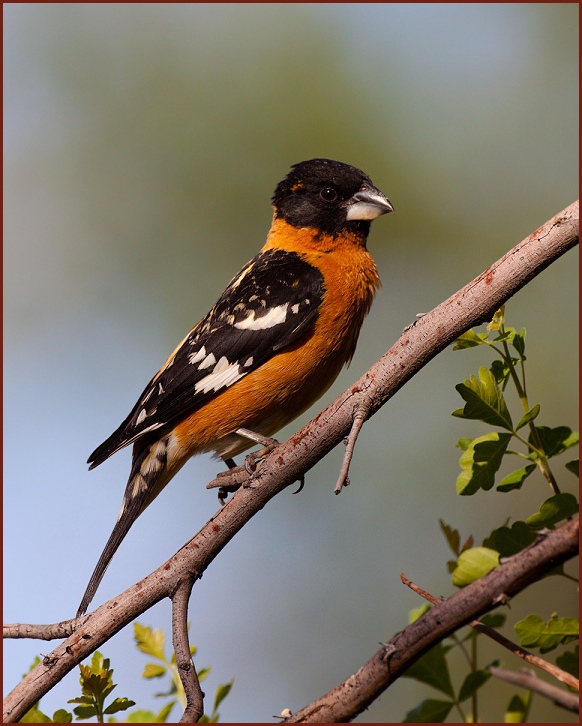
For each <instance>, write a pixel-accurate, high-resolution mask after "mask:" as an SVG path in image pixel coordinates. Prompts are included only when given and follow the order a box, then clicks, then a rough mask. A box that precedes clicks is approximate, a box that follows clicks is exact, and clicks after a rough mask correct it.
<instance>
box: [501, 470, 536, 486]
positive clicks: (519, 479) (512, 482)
mask: <svg viewBox="0 0 582 726" xmlns="http://www.w3.org/2000/svg"><path fill="white" fill-rule="evenodd" d="M535 469H536V465H535V464H528V465H527V466H524V467H522V468H521V469H516V470H515V471H512V472H511V474H508V475H507V476H506V477H504V478H503V479H502V480H501V481H500V482H499V484H498V485H497V491H498V492H511V491H513V490H514V489H521V485H522V484H523V483H524V481H525V480H526V479H527V478H528V476H529V475H530V474H531V473H532V471H534V470H535Z"/></svg>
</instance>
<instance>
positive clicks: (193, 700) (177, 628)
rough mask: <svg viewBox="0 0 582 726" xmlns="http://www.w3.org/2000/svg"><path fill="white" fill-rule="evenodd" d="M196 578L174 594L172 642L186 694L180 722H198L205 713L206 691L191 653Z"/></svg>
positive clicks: (188, 581) (187, 581)
mask: <svg viewBox="0 0 582 726" xmlns="http://www.w3.org/2000/svg"><path fill="white" fill-rule="evenodd" d="M193 584H194V578H191V579H190V580H184V582H183V583H182V584H181V585H180V586H179V587H178V589H177V590H176V592H175V593H174V594H173V596H172V644H173V646H174V653H175V654H176V666H177V667H178V673H179V675H180V680H181V681H182V685H183V686H184V693H185V694H186V708H185V709H184V714H183V715H182V718H181V719H180V723H197V722H198V721H199V719H200V717H201V716H202V714H203V713H204V693H202V689H201V688H200V681H199V680H198V674H197V673H196V668H195V667H194V663H193V661H192V656H191V654H190V641H189V638H188V601H189V599H190V593H191V591H192V585H193Z"/></svg>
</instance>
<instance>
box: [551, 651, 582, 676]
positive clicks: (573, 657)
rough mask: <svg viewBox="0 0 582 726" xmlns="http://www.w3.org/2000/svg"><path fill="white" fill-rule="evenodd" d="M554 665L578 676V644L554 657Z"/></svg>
mask: <svg viewBox="0 0 582 726" xmlns="http://www.w3.org/2000/svg"><path fill="white" fill-rule="evenodd" d="M556 665H557V666H558V667H559V668H561V669H562V670H563V671H566V673H569V674H570V675H572V676H574V678H579V673H580V657H579V652H578V646H576V647H575V648H574V650H566V651H564V653H562V654H561V655H559V656H558V657H557V658H556Z"/></svg>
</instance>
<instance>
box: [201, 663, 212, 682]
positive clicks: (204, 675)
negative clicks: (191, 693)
mask: <svg viewBox="0 0 582 726" xmlns="http://www.w3.org/2000/svg"><path fill="white" fill-rule="evenodd" d="M211 670H212V668H210V666H208V667H207V668H201V669H200V670H199V671H198V680H199V681H203V680H204V679H205V678H207V677H208V675H209V673H210V671H211Z"/></svg>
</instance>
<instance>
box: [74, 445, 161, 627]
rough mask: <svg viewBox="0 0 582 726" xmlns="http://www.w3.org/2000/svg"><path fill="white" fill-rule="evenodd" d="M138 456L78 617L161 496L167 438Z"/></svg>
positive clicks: (136, 455) (136, 454)
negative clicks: (128, 536)
mask: <svg viewBox="0 0 582 726" xmlns="http://www.w3.org/2000/svg"><path fill="white" fill-rule="evenodd" d="M134 456H135V458H134V461H133V465H132V467H131V474H130V477H129V481H128V482H127V486H126V488H125V494H124V496H123V508H122V510H121V514H120V515H119V519H118V520H117V522H116V523H115V527H114V528H113V532H112V533H111V535H110V537H109V539H108V540H107V544H106V545H105V549H104V550H103V553H102V555H101V557H100V558H99V562H98V563H97V566H96V567H95V570H94V571H93V574H92V575H91V579H90V580H89V584H88V585H87V589H86V590H85V594H84V595H83V599H82V600H81V604H80V605H79V609H78V610H77V617H81V615H84V614H85V613H86V612H87V608H88V607H89V604H90V602H91V600H92V599H93V597H94V595H95V593H96V592H97V588H98V587H99V583H100V582H101V580H102V579H103V575H104V574H105V570H106V569H107V567H108V566H109V563H110V562H111V559H112V558H113V555H114V554H115V553H116V552H117V549H118V548H119V545H120V544H121V543H122V542H123V540H124V538H125V535H126V534H127V533H128V532H129V530H130V529H131V525H132V524H133V523H134V522H135V520H136V519H137V518H138V517H139V515H140V514H141V513H142V512H143V510H144V509H145V508H146V507H147V506H148V504H149V503H150V502H151V501H152V500H153V499H154V498H155V496H156V495H157V493H158V491H159V490H156V484H157V483H158V480H159V479H160V475H161V474H162V473H163V471H164V468H165V465H166V441H165V440H164V439H162V440H160V441H158V442H156V443H155V444H153V445H152V446H146V447H145V448H144V449H142V450H141V451H140V452H135V451H134ZM142 469H143V471H142Z"/></svg>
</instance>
